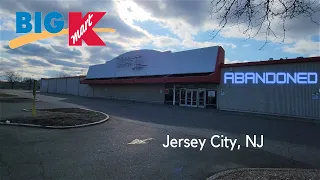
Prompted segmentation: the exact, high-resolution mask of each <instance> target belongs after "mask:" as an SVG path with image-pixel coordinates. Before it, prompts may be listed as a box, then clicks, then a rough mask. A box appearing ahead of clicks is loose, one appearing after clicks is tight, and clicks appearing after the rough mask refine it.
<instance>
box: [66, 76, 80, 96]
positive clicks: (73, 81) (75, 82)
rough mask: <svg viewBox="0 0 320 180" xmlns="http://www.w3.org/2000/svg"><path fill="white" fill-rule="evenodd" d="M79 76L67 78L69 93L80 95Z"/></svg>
mask: <svg viewBox="0 0 320 180" xmlns="http://www.w3.org/2000/svg"><path fill="white" fill-rule="evenodd" d="M79 84H80V82H79V77H73V78H67V91H66V92H67V94H70V95H76V96H78V95H79Z"/></svg>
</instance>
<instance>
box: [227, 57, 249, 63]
mask: <svg viewBox="0 0 320 180" xmlns="http://www.w3.org/2000/svg"><path fill="white" fill-rule="evenodd" d="M245 62H249V61H246V60H244V61H241V60H229V59H228V58H225V60H224V63H225V64H233V63H245Z"/></svg>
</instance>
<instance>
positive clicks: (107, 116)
mask: <svg viewBox="0 0 320 180" xmlns="http://www.w3.org/2000/svg"><path fill="white" fill-rule="evenodd" d="M79 109H83V110H87V111H92V112H97V113H101V114H103V115H105V116H106V118H104V119H102V120H100V121H97V122H93V123H88V124H80V125H75V126H41V125H36V124H23V123H4V122H0V125H11V126H26V127H38V128H47V129H70V128H80V127H87V126H92V125H96V124H101V123H103V122H106V121H107V120H109V118H110V116H109V115H108V114H106V113H103V112H100V111H95V110H91V109H85V108H79Z"/></svg>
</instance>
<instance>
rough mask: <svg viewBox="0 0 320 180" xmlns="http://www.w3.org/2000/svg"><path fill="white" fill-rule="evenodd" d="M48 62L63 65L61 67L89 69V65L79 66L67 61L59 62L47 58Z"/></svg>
mask: <svg viewBox="0 0 320 180" xmlns="http://www.w3.org/2000/svg"><path fill="white" fill-rule="evenodd" d="M46 60H47V61H48V62H49V63H51V64H55V65H61V66H69V67H82V68H88V67H89V65H86V64H78V63H75V62H71V61H66V60H59V59H53V58H46Z"/></svg>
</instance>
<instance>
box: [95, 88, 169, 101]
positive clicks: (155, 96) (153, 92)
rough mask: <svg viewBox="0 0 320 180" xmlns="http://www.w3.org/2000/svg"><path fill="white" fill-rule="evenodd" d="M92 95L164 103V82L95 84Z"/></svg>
mask: <svg viewBox="0 0 320 180" xmlns="http://www.w3.org/2000/svg"><path fill="white" fill-rule="evenodd" d="M92 87H93V96H94V97H103V98H110V99H118V100H130V101H139V102H150V103H160V104H162V103H164V84H154V85H108V86H106V85H95V86H92Z"/></svg>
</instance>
